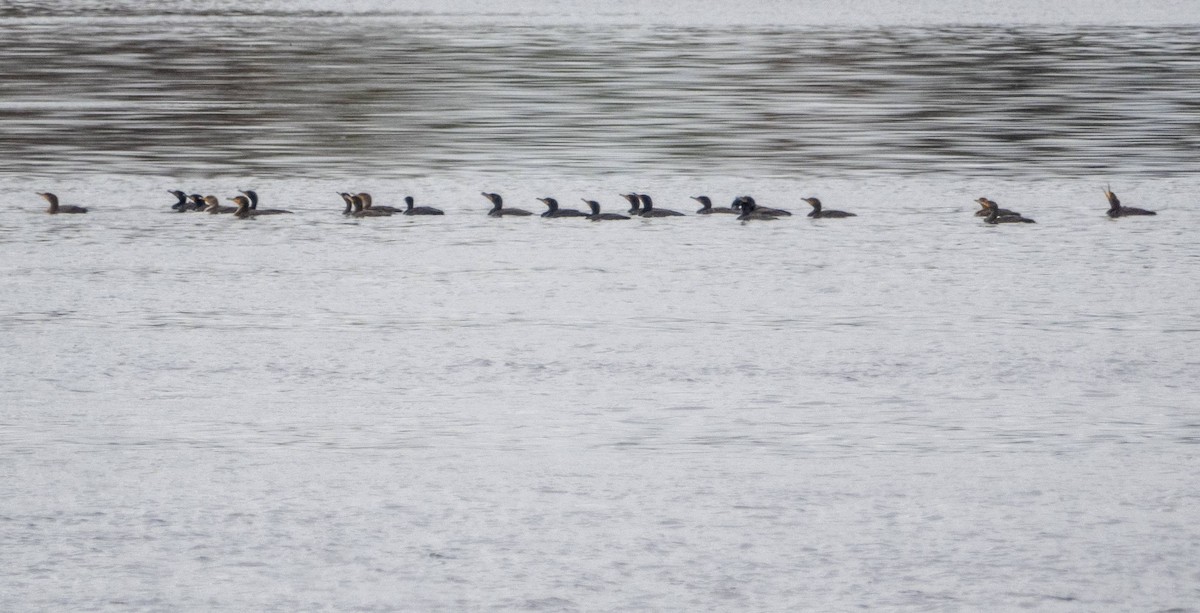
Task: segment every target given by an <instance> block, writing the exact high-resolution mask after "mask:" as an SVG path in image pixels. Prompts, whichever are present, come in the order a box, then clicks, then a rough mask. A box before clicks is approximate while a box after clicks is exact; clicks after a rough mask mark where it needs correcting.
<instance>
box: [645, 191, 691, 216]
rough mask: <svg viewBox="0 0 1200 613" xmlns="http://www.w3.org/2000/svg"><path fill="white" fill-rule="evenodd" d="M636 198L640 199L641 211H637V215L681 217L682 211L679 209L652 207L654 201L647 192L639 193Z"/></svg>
mask: <svg viewBox="0 0 1200 613" xmlns="http://www.w3.org/2000/svg"><path fill="white" fill-rule="evenodd" d="M638 198H639V199H641V201H642V212H641V213H638V216H639V217H683V213H680V212H679V211H672V210H671V209H656V208H654V201H653V200H651V199H650V196H649V194H639V195H638Z"/></svg>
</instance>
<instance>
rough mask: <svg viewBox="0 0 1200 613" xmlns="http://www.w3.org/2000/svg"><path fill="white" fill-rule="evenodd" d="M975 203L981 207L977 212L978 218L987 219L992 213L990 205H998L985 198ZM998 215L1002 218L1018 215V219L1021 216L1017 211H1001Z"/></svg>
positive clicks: (977, 199) (980, 198)
mask: <svg viewBox="0 0 1200 613" xmlns="http://www.w3.org/2000/svg"><path fill="white" fill-rule="evenodd" d="M975 202H978V203H979V206H980V207H981V208H980V209H979V210H978V211H975V216H976V217H987V216H988V213H989V212H990V211H991V206H990V205H993V204H996V203H995V202H993V201H991V200H988V199H987V198H983V197H979V198H976V199H975ZM996 206H999V205H996ZM996 214H997V215H999V216H1000V217H1005V216H1008V215H1016V216H1017V217H1020V216H1021V214H1020V213H1018V212H1016V211H1010V210H1008V209H999V210H998V212H997V213H996Z"/></svg>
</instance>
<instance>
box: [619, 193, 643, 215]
mask: <svg viewBox="0 0 1200 613" xmlns="http://www.w3.org/2000/svg"><path fill="white" fill-rule="evenodd" d="M621 197H622V198H624V199H625V200H627V201H629V205H630V206H629V211H628V213H629V214H630V215H641V213H642V199H641V198H639V197H638V195H637V194H621Z"/></svg>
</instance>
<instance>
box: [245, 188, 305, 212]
mask: <svg viewBox="0 0 1200 613" xmlns="http://www.w3.org/2000/svg"><path fill="white" fill-rule="evenodd" d="M238 191H239V192H241V193H243V194H245V195H246V196H247V197H249V198H250V214H251V215H254V216H256V217H257V216H259V215H291V214H292V212H291V211H285V210H283V209H260V208H258V192H255V191H254V190H252V189H247V190H241V189H239V190H238Z"/></svg>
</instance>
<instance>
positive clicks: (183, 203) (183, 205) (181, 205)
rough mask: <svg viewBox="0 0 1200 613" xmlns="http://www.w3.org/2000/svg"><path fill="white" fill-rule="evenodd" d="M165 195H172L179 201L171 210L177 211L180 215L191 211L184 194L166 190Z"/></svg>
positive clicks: (186, 196) (174, 190) (175, 190)
mask: <svg viewBox="0 0 1200 613" xmlns="http://www.w3.org/2000/svg"><path fill="white" fill-rule="evenodd" d="M167 193H168V194H172V195H174V196H175V197H176V198H178V199H179V202H176V203H175V204H172V205H171V208H172V209H174V210H176V211H179V212H180V213H184V212H187V211H189V210H191V208H192V207H191V205H190V204H188V195H187V194H185V193H183V192H181V191H179V190H177V189H169V190H167Z"/></svg>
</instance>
